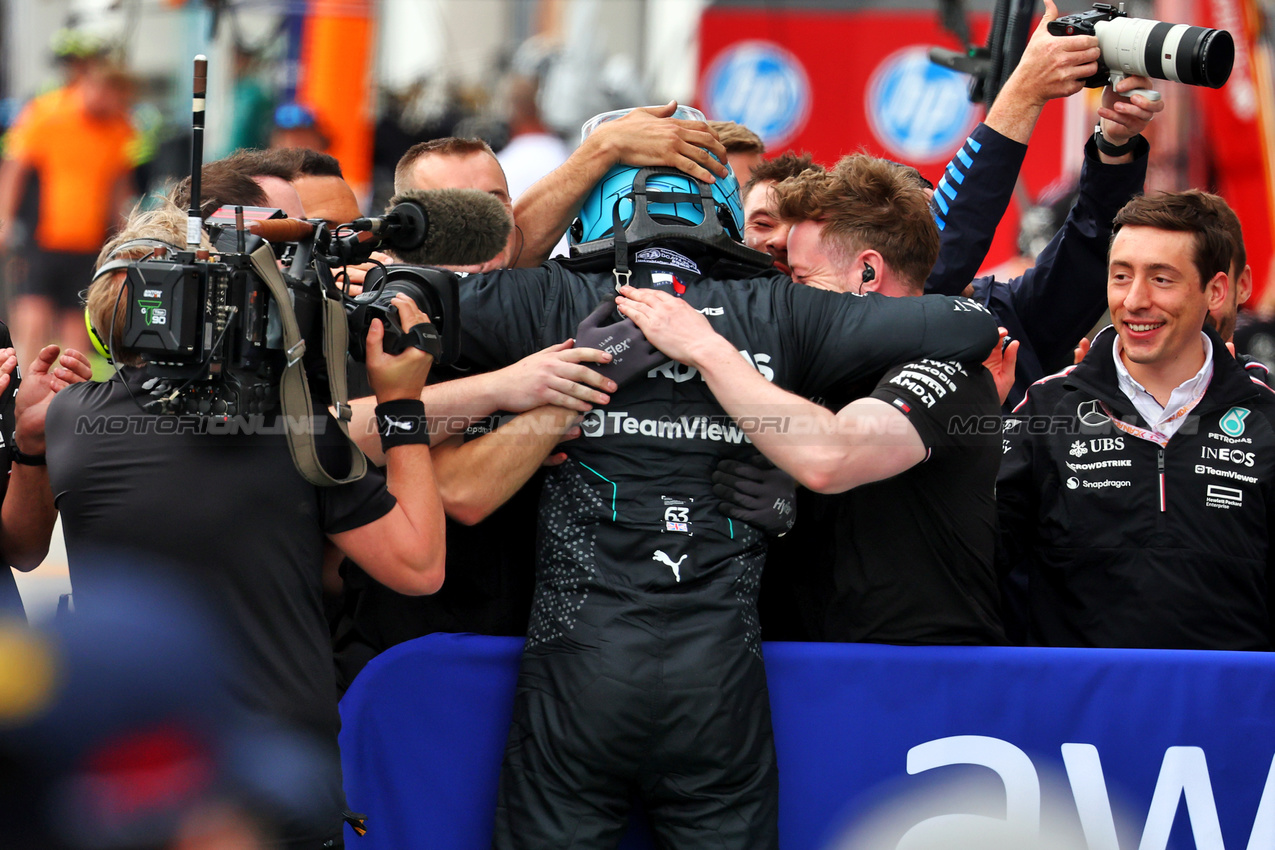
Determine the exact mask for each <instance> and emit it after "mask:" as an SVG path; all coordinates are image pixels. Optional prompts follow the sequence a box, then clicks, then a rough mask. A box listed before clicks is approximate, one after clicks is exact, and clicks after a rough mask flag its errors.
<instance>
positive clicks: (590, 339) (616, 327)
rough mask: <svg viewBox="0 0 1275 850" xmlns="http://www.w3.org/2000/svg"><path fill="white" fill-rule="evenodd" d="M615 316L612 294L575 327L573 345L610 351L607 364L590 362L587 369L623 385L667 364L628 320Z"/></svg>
mask: <svg viewBox="0 0 1275 850" xmlns="http://www.w3.org/2000/svg"><path fill="white" fill-rule="evenodd" d="M617 315H619V314H618V313H617V312H616V309H615V297H614V296H612V297H610V298H604V299H602V301H601V302H600V303H599V304H598V306H597V307H595V308H594V310H593V312H592V313H590V314H589V315H588V316H585V318H584V321H582V322H581V323H580V326H579V327H578V328H576V347H577V348H598V349H601V350H602V351H606V352H608V353H610V355H611V362H610V363H592V364H589V368H590V369H594V370H596V371H597V372H599V373H601V374H603V375H606V376H607V377H608V378H610V379H611V380H613V381H615V383H616V384H617V386H619V387H623V386H625V385H626V384H628V383H630V382H632V381H633V380H634V379H635V378H637V377H639V376H641V375H645V374H646V373H647V372H649V371H651V370H652V369H654V368H655V367H656V366H661V365H663V364H665V363H667V362H668V357H667V356H666V355H665V354H664V353H663V352H662V351H660V350H659V349H658V348H656V347H655V346H653V345H651V343H649V342H647V339H646V337H645V336H644V335H643V334H642V331H641V330H640V329H639V328H638V326H637V325H635V324H633V320H632V319H620V320H619V321H616V319H615V317H616V316H617Z"/></svg>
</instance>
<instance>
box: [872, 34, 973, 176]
mask: <svg viewBox="0 0 1275 850" xmlns="http://www.w3.org/2000/svg"><path fill="white" fill-rule="evenodd" d="M967 80H968V77H966V76H965V75H963V74H958V73H957V72H955V71H951V70H948V69H947V68H943V67H941V66H939V65H935V64H934V63H933V62H931V61H930V57H929V54H928V52H927V49H926V48H925V47H923V46H920V45H916V46H912V47H905V48H904V49H903V50H899V51H897V52H895V53H892V54H890V56H888V57H886V59H885V61H884V62H882V63H881V64H880V65H878V66H877V69H876V71H874V72H873V73H872V78H871V79H870V80H869V81H868V96H867V97H866V98H865V99H864V106H865V108H866V109H867V112H868V123H869V124H870V125H871V126H872V132H873V134H874V135H875V136H876V137H877V139H878V140H879V141H880V142H881V144H882V145H884V146H885V147H886V148H887V149H889V151H890V152H891V154H892V155H894V156H896V157H898V158H900V159H905V160H911V161H913V162H938V161H943V160H947V159H949V158H950V157H951V155H952V152H953V151H955V150H956V148H957V147H958V146H959V145H960V144H961V143H962V142H963V141H965V137H966V136H967V135H969V132H970V130H971V129H972V128H973V124H974V107H973V105H972V104H971V103H970V101H969V95H968V92H967V90H966V87H967Z"/></svg>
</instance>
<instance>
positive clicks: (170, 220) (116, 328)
mask: <svg viewBox="0 0 1275 850" xmlns="http://www.w3.org/2000/svg"><path fill="white" fill-rule="evenodd" d="M137 239H154V240H157V241H159V242H167V243H169V244H171V245H173V246H174V247H176V248H179V249H180V248H183V247H184V246H185V244H186V213H185V212H184V211H183V210H182V209H181V208H180V207H178V206H177V205H175V204H172V203H169V202H167V201H165V202H162V204H161V205H160V206H158V207H156V208H155V209H153V210H146V211H145V212H143V211H141V210H140V209H135V210H133V213H132V214H131V215H130V216H129V217H128V221H126V222H125V223H124V227H123V228H122V229H121V230H120V231H119V232H118V233H116V234H115V236H113V237H111V240H110V241H109V242H107V243H106V245H104V246H103V247H102V250H101V253H99V254H98V255H97V262H96V263H94V264H93V268H94V269H95V270H96V269H98V268H101V267H102V266H103V265H104V264H105V263H107V262H108V261H110V260H117V259H135V260H140V259H142V258H144V257H148V256H150V255H151V253H152V252H153V250H154V249H153V248H151V247H149V246H144V245H134V246H129V245H128V244H127V243H129V242H132V241H134V240H137ZM202 244H203V245H204V247H208V244H209V243H208V239H207V237H206V236H205V237H204V238H203V243H202ZM124 277H125V275H124V270H123V269H120V270H118V271H115V272H111V273H108V274H104V275H102V276H101V277H99V278H96V279H94V281H93V282H92V283H90V284H89V290H88V293H87V294H86V296H85V299H84V300H85V307H86V309H87V310H88V315H89V321H90V322H91V323H92V324H93V329H94V330H95V331H96V332H97V334H98V336H99V337H100V338H101V340H102V343H103V345H104V346H106V347H107V348H109V350H110V351H111V353H112V354H113V355H114V357H115V360H116V362H117V363H119V364H121V365H124V366H136V365H138V364H139V363H141V357H140V356H139V355H138V354H136V353H135V352H132V351H129V350H127V349H125V348H124V346H123V343H122V337H123V334H124V322H125V321H126V320H127V318H128V304H127V302H125V300H124V299H123V298H122V297H120V289H121V287H123V286H124ZM112 337H113V338H112ZM108 339H109V341H108Z"/></svg>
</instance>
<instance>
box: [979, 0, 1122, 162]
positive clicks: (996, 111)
mask: <svg viewBox="0 0 1275 850" xmlns="http://www.w3.org/2000/svg"><path fill="white" fill-rule="evenodd" d="M1057 17H1058V7H1057V6H1055V5H1054V2H1053V0H1045V14H1044V16H1043V17H1042V18H1041V20H1040V25H1039V26H1037V27H1036V31H1035V32H1033V33H1032V37H1031V40H1030V41H1028V42H1027V47H1026V49H1024V50H1023V56H1022V59H1020V60H1019V62H1018V67H1016V68H1015V69H1014V73H1012V74H1010V76H1009V79H1008V80H1006V81H1005V85H1004V87H1003V88H1002V89H1001V91H1000V94H998V95H997V96H996V101H995V103H993V104H992V108H991V111H989V112H988V113H987V120H986V122H985V123H986V124H987V126H989V127H991V128H992V129H993V130H995V131H996V132H998V133H1000V134H1001V135H1002V136H1005V137H1007V138H1010V139H1013V140H1014V141H1017V142H1022V143H1023V144H1027V140H1028V139H1030V138H1031V133H1032V130H1033V129H1034V128H1035V126H1036V119H1037V118H1039V117H1040V111H1041V110H1042V109H1043V108H1044V106H1045V104H1046V103H1048V102H1049V101H1051V100H1053V99H1055V98H1060V97H1069V96H1070V95H1073V94H1075V93H1076V92H1078V91H1080V90H1081V89H1082V88H1084V87H1085V86H1084V83H1085V80H1086V79H1087V78H1089V77H1091V76H1093V75H1094V74H1096V73H1098V58H1099V56H1100V55H1101V51H1100V50H1099V49H1098V38H1097V37H1096V36H1092V35H1069V36H1056V35H1051V34H1050V32H1049V31H1048V30H1047V29H1046V28H1045V27H1046V25H1047V24H1048V23H1049V22H1050V21H1052V20H1054V19H1056V18H1057Z"/></svg>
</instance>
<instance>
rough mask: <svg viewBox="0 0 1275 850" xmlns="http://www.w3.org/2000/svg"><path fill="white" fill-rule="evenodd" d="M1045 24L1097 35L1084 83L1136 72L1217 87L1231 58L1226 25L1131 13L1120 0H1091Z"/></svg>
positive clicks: (1058, 30)
mask: <svg viewBox="0 0 1275 850" xmlns="http://www.w3.org/2000/svg"><path fill="white" fill-rule="evenodd" d="M1047 29H1048V30H1049V32H1050V33H1051V34H1053V35H1093V36H1097V37H1098V48H1099V49H1100V50H1101V51H1102V55H1101V57H1100V58H1099V60H1098V73H1096V74H1094V75H1093V76H1092V77H1090V78H1089V79H1087V80H1085V86H1087V87H1088V88H1101V87H1103V86H1105V85H1107V84H1108V83H1109V82H1110V83H1114V82H1116V81H1118V80H1119V79H1121V78H1122V77H1128V76H1142V77H1154V78H1155V79H1157V80H1172V81H1173V82H1175V83H1186V84H1187V85H1191V86H1208V87H1209V88H1214V89H1217V88H1221V87H1222V86H1223V85H1224V84H1225V83H1226V81H1227V79H1228V78H1229V77H1230V76H1231V65H1232V64H1233V63H1234V62H1235V41H1234V40H1233V39H1232V38H1231V34H1230V33H1229V32H1227V31H1226V30H1216V29H1209V28H1208V27H1193V26H1190V25H1188V24H1168V23H1164V22H1163V21H1153V20H1149V19H1144V18H1131V17H1129V16H1128V15H1127V14H1125V11H1124V4H1123V3H1121V4H1120V5H1119V7H1116V6H1112V5H1110V4H1108V3H1095V4H1094V6H1093V9H1092V10H1090V11H1088V12H1081V13H1079V14H1075V15H1065V16H1063V17H1061V18H1058V19H1057V20H1054V21H1050V22H1049V24H1048V27H1047Z"/></svg>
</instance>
